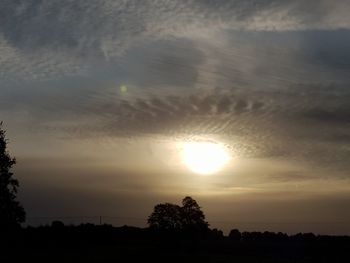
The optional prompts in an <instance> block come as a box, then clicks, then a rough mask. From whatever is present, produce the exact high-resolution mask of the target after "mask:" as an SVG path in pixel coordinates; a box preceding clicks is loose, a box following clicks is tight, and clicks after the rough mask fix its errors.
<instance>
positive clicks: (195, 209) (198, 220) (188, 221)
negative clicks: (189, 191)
mask: <svg viewBox="0 0 350 263" xmlns="http://www.w3.org/2000/svg"><path fill="white" fill-rule="evenodd" d="M181 210H182V221H183V228H185V229H197V230H205V229H208V226H209V224H208V222H206V221H205V215H204V213H203V211H202V210H201V207H200V206H199V205H198V203H197V202H196V200H194V199H193V198H191V197H189V196H186V197H185V198H184V199H183V200H182V208H181Z"/></svg>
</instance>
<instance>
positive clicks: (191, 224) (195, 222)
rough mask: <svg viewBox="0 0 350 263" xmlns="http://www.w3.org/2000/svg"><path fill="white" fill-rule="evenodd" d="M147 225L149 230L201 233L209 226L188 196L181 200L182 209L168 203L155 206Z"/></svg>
mask: <svg viewBox="0 0 350 263" xmlns="http://www.w3.org/2000/svg"><path fill="white" fill-rule="evenodd" d="M148 224H149V226H150V228H153V229H158V230H185V231H193V230H195V231H203V230H207V229H208V226H209V224H208V223H207V222H206V221H205V216H204V213H203V211H202V210H201V208H200V206H199V205H198V204H197V202H196V201H195V200H194V199H192V198H191V197H188V196H187V197H185V198H184V199H183V200H182V207H181V206H178V205H175V204H170V203H165V204H158V205H156V206H155V207H154V210H153V212H152V214H151V215H150V216H149V218H148Z"/></svg>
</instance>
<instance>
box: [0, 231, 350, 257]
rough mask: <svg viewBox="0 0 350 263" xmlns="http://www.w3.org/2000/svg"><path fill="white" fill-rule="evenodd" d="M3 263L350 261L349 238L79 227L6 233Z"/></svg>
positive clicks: (2, 248)
mask: <svg viewBox="0 0 350 263" xmlns="http://www.w3.org/2000/svg"><path fill="white" fill-rule="evenodd" d="M0 252H1V253H0V262H62V263H63V262H130V261H132V262H350V237H345V236H344V237H341V236H338V237H334V236H333V237H332V236H315V235H313V234H298V235H294V236H287V235H285V234H282V233H278V234H275V233H270V232H264V233H260V232H243V233H242V235H241V236H240V235H232V236H231V237H224V236H222V234H221V232H220V231H216V230H211V231H209V232H207V233H205V234H203V233H202V234H198V233H191V234H189V233H174V232H172V233H169V232H168V233H159V232H154V231H151V230H149V229H141V228H134V227H119V228H116V227H112V226H108V225H103V226H95V225H80V226H63V225H54V226H50V227H39V228H25V229H21V230H16V231H15V232H14V231H12V232H11V234H10V235H6V234H4V233H3V234H2V236H1V248H0Z"/></svg>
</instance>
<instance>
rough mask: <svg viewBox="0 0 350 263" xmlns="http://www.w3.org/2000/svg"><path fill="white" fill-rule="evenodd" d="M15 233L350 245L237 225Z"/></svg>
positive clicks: (57, 226) (348, 239) (24, 233)
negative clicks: (226, 229) (227, 227)
mask: <svg viewBox="0 0 350 263" xmlns="http://www.w3.org/2000/svg"><path fill="white" fill-rule="evenodd" d="M11 235H14V236H17V238H18V237H25V238H28V239H29V240H30V239H33V240H40V239H43V240H49V239H55V240H59V239H61V238H62V239H66V241H67V242H69V240H74V239H81V240H86V241H89V242H90V241H94V242H102V243H103V242H113V240H119V239H125V240H127V239H171V240H175V239H197V240H228V241H232V242H248V243H249V242H319V241H324V242H344V243H349V245H350V236H330V235H315V234H313V233H298V234H294V235H288V234H286V233H282V232H277V233H276V232H270V231H264V232H259V231H253V232H248V231H243V232H240V231H239V230H238V229H233V230H231V231H230V233H229V234H228V235H224V234H223V232H222V231H221V230H218V229H216V228H214V229H209V228H208V229H206V230H205V231H200V232H198V231H193V230H191V229H189V230H173V229H169V230H164V229H154V228H151V227H147V228H139V227H133V226H121V227H115V226H112V225H108V224H103V225H95V224H90V223H89V224H80V225H64V223H63V222H61V221H54V222H52V224H51V225H44V226H38V227H31V226H28V227H26V228H21V229H18V230H17V231H16V234H14V232H13V231H11Z"/></svg>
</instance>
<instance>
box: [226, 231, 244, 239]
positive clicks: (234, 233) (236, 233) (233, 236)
mask: <svg viewBox="0 0 350 263" xmlns="http://www.w3.org/2000/svg"><path fill="white" fill-rule="evenodd" d="M228 237H229V238H230V239H231V240H235V241H240V240H241V238H242V234H241V232H239V230H238V229H232V230H231V231H230V234H229V235H228Z"/></svg>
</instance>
